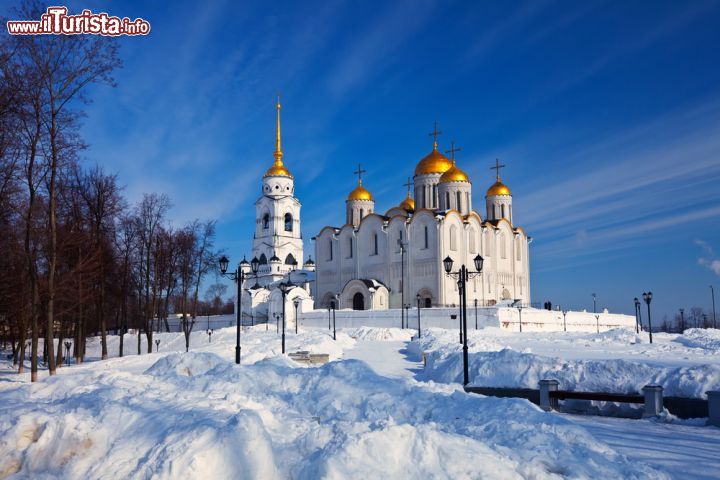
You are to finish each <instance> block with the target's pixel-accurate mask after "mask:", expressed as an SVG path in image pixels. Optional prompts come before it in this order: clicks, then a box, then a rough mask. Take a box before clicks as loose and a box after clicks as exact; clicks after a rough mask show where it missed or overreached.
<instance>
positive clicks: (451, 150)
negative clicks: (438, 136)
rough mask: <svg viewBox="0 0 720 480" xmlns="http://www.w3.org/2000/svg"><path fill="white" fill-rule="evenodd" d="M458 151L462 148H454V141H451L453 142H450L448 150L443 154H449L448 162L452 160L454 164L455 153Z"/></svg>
mask: <svg viewBox="0 0 720 480" xmlns="http://www.w3.org/2000/svg"><path fill="white" fill-rule="evenodd" d="M460 150H462V148H460V147H456V146H455V140H453V141H451V142H450V150H448V151H447V152H445V153H449V154H450V160H452V161H453V163H455V152H459V151H460Z"/></svg>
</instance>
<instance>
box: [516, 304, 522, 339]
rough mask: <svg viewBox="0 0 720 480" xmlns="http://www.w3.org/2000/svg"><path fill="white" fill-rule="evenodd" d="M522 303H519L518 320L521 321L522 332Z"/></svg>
mask: <svg viewBox="0 0 720 480" xmlns="http://www.w3.org/2000/svg"><path fill="white" fill-rule="evenodd" d="M522 308H523V307H522V305H520V304H518V306H517V309H518V320H519V321H520V333H522Z"/></svg>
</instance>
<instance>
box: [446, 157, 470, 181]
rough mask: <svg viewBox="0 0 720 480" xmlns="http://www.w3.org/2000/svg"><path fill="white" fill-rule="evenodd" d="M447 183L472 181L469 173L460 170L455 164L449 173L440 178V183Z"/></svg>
mask: <svg viewBox="0 0 720 480" xmlns="http://www.w3.org/2000/svg"><path fill="white" fill-rule="evenodd" d="M447 182H468V183H469V182H470V179H469V178H468V176H467V173H465V172H463V171H462V170H460V169H459V168H458V167H457V165H455V162H453V163H452V166H451V167H450V169H449V170H448V171H446V172H445V173H443V174H442V176H441V177H440V183H447Z"/></svg>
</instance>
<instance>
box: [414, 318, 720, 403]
mask: <svg viewBox="0 0 720 480" xmlns="http://www.w3.org/2000/svg"><path fill="white" fill-rule="evenodd" d="M480 335H481V333H478V332H473V336H470V335H468V339H469V344H468V347H469V351H470V354H469V370H470V383H471V385H477V386H482V387H519V388H534V389H537V388H538V383H539V382H540V380H543V379H555V380H558V381H559V382H560V388H561V389H563V390H579V391H601V392H615V393H627V392H640V391H641V389H642V387H643V386H645V385H648V384H655V385H662V386H663V388H664V389H665V391H664V394H665V395H667V396H679V397H696V398H705V397H706V395H705V392H706V391H708V390H717V389H718V388H720V365H718V364H705V363H703V364H695V365H686V366H676V365H669V364H668V365H663V364H660V363H658V362H641V361H634V360H632V359H626V358H608V359H589V360H578V359H564V358H559V357H555V356H550V355H539V354H536V353H532V347H525V348H523V349H522V351H517V350H514V349H512V348H506V347H504V346H503V345H502V344H501V341H502V338H498V337H495V338H492V337H488V338H485V337H481V336H480ZM694 335H697V338H698V340H695V341H696V342H698V343H700V341H701V340H700V339H702V341H704V342H705V344H708V343H711V342H710V341H709V340H708V338H709V337H708V336H707V335H705V336H703V335H699V334H694ZM452 337H453V336H452V335H449V332H446V331H441V330H430V331H428V332H427V334H424V335H423V338H422V339H420V340H419V341H417V340H416V341H413V342H412V343H411V345H410V347H409V349H410V350H412V351H415V352H423V353H424V355H425V361H426V366H425V369H424V370H423V372H422V373H421V374H420V379H421V380H426V381H427V380H432V381H435V382H440V383H458V382H461V381H462V355H461V351H462V350H461V345H460V343H459V336H458V337H457V338H452ZM688 338H695V337H693V335H690V336H689V337H688ZM687 341H690V340H687ZM568 342H570V343H571V344H576V345H578V347H580V345H582V344H584V343H587V342H592V343H600V344H608V345H611V344H620V345H634V344H640V343H643V339H642V337H640V336H639V335H637V334H635V333H634V332H631V331H628V330H622V329H618V330H612V331H609V332H604V333H600V334H592V335H587V334H583V335H574V336H572V337H570V340H568ZM660 348H662V347H660ZM707 348H710V347H707Z"/></svg>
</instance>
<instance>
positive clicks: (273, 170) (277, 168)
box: [263, 94, 293, 178]
mask: <svg viewBox="0 0 720 480" xmlns="http://www.w3.org/2000/svg"><path fill="white" fill-rule="evenodd" d="M275 107H276V108H277V126H276V127H275V153H273V157H275V162H273V165H272V167H270V168H269V169H268V170H267V172H265V175H263V176H264V177H278V176H279V177H290V178H293V176H292V173H290V171H289V170H288V169H287V168H285V165H283V161H282V157H283V152H282V145H281V141H280V108H281V105H280V95H279V94H278V97H277V104H276V105H275Z"/></svg>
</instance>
